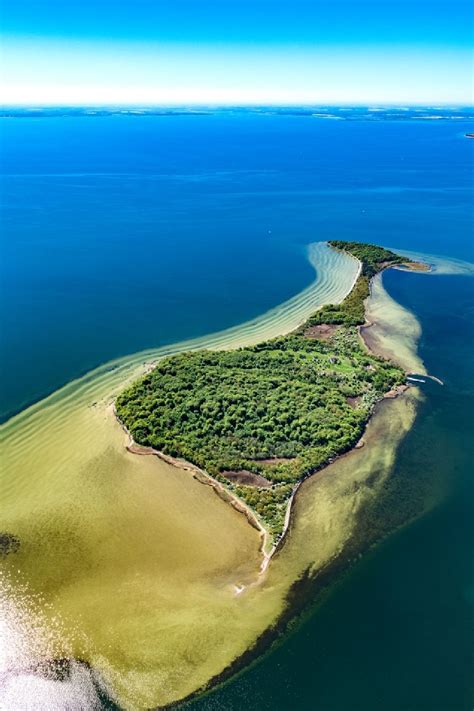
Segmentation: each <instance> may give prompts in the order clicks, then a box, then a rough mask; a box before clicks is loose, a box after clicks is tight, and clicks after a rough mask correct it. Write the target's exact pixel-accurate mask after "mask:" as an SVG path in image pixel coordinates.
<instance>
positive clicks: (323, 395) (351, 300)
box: [116, 241, 410, 548]
mask: <svg viewBox="0 0 474 711" xmlns="http://www.w3.org/2000/svg"><path fill="white" fill-rule="evenodd" d="M330 245H331V246H332V247H333V248H334V249H339V250H342V251H344V252H347V253H348V254H350V255H352V256H353V257H355V258H356V259H358V260H359V262H360V263H361V269H360V272H359V276H358V278H357V280H356V282H355V284H354V286H353V288H352V290H351V292H350V293H349V294H348V296H347V297H346V298H345V299H344V300H343V301H342V302H341V303H339V304H329V305H326V306H324V307H322V308H321V309H319V310H318V311H317V312H315V313H314V314H313V315H312V316H310V318H309V319H308V320H307V321H306V322H305V323H304V324H303V325H302V326H300V327H299V328H298V329H297V330H296V331H294V332H293V333H290V334H288V335H286V336H281V337H278V338H274V339H272V340H269V341H265V342H263V343H260V344H257V345H255V346H252V347H247V348H239V349H236V350H229V351H209V350H201V351H193V352H187V353H181V354H177V355H173V356H170V357H167V358H164V359H162V360H161V361H159V363H158V364H157V366H156V367H155V368H154V369H153V370H152V371H151V372H150V373H147V374H146V375H145V376H144V377H142V378H141V379H140V380H138V381H137V382H135V383H134V384H133V385H132V386H131V387H129V388H128V389H127V390H125V391H124V392H123V393H121V395H119V397H118V398H117V400H116V412H117V416H118V417H119V419H120V420H121V422H122V423H123V425H124V426H125V427H126V428H127V430H128V432H129V433H130V435H131V437H132V438H133V441H134V442H135V443H137V444H138V445H141V446H143V447H149V448H152V450H155V451H157V452H159V453H160V455H161V456H165V457H171V458H173V459H178V460H185V462H189V463H191V465H194V466H195V467H196V468H198V469H199V470H202V471H204V472H205V473H206V474H207V475H209V476H210V477H212V478H213V479H214V480H215V481H216V482H218V483H219V485H220V486H222V487H225V489H227V490H228V491H229V493H230V494H231V495H232V497H235V498H237V499H238V500H239V501H240V502H241V503H242V504H244V508H245V510H249V509H250V511H251V512H252V513H253V515H254V516H255V518H256V520H257V521H258V523H259V525H260V526H261V528H262V530H264V531H265V532H266V534H267V543H269V547H270V548H271V547H274V546H275V545H276V544H278V542H279V540H280V539H281V537H282V535H283V534H284V531H285V529H286V525H285V522H287V520H288V516H287V509H288V503H289V501H290V500H291V497H292V495H293V493H294V491H295V488H296V487H297V486H298V485H299V483H300V482H301V481H303V480H304V479H305V478H306V477H307V476H309V475H311V474H313V473H314V472H315V471H317V470H319V469H321V468H322V467H324V466H326V465H327V464H328V463H329V462H331V461H333V459H334V458H335V457H337V456H339V455H341V454H343V453H345V452H347V451H349V450H350V449H352V448H353V447H354V446H356V445H357V443H358V442H359V441H360V439H361V436H362V434H363V432H364V429H365V426H366V424H367V422H368V420H369V418H370V415H371V413H372V411H373V408H374V406H375V404H376V403H377V402H378V401H379V400H380V399H382V398H383V397H384V396H387V395H388V396H389V397H393V396H395V395H396V394H398V393H399V392H401V391H402V389H403V386H404V383H405V379H406V374H405V372H404V371H403V370H402V369H401V368H399V367H398V366H396V365H395V364H393V363H391V362H390V361H388V360H386V359H383V358H381V357H379V356H376V355H375V354H373V353H370V352H369V351H368V349H367V348H366V347H365V345H364V343H363V341H362V339H361V337H360V334H359V328H360V326H362V325H364V323H365V308H364V302H365V299H366V298H367V297H368V296H369V289H370V280H371V279H372V277H374V276H375V275H376V274H377V273H379V272H380V271H382V270H383V269H386V268H388V267H391V266H396V265H397V266H398V265H404V266H405V265H407V264H408V265H409V264H410V262H409V260H407V259H406V258H404V257H401V256H399V255H397V254H395V253H394V252H392V251H390V250H386V249H383V248H381V247H377V246H374V245H366V244H362V243H357V242H343V241H333V242H330ZM267 548H268V546H267Z"/></svg>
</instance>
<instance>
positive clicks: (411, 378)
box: [407, 375, 426, 383]
mask: <svg viewBox="0 0 474 711" xmlns="http://www.w3.org/2000/svg"><path fill="white" fill-rule="evenodd" d="M407 380H409V381H410V382H411V383H426V380H422V379H421V378H414V377H413V376H412V375H409V376H408V377H407Z"/></svg>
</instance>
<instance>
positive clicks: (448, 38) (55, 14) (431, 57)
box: [1, 0, 473, 104]
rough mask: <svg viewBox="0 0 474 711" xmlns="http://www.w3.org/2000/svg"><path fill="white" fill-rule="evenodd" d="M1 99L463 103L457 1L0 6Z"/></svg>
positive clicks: (50, 0)
mask: <svg viewBox="0 0 474 711" xmlns="http://www.w3.org/2000/svg"><path fill="white" fill-rule="evenodd" d="M1 24H2V31H3V32H2V34H3V38H2V87H1V89H2V96H3V101H4V102H6V103H27V104H35V103H36V104H41V103H59V104H97V103H99V104H106V103H145V104H149V103H161V104H181V103H203V104H206V103H221V104H222V103H223V104H225V103H234V104H235V103H241V104H249V103H250V104H251V103H280V104H287V103H362V104H366V103H367V104H371V103H382V104H383V103H398V104H408V103H410V104H414V103H430V104H442V103H452V104H459V103H464V104H470V103H472V70H473V66H472V46H473V10H472V7H471V3H468V2H465V1H464V0H451V1H450V2H448V1H446V2H444V1H443V2H440V1H439V0H431V1H430V2H429V1H428V0H411V1H410V2H408V1H407V0H396V1H393V0H377V1H376V2H375V1H374V0H371V1H367V0H324V1H323V0H285V2H281V0H280V1H278V0H273V1H272V2H270V0H239V1H236V0H220V1H219V2H218V1H217V0H166V2H165V1H164V0H114V1H113V2H112V0H81V2H79V1H78V0H41V1H40V0H21V2H18V0H3V5H2V23H1Z"/></svg>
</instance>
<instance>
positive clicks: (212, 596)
mask: <svg viewBox="0 0 474 711" xmlns="http://www.w3.org/2000/svg"><path fill="white" fill-rule="evenodd" d="M329 253H330V254H329ZM313 258H314V259H317V260H326V261H325V262H324V264H325V266H324V270H325V271H324V272H323V273H321V272H319V276H318V278H317V279H316V281H315V282H314V284H313V285H311V287H308V289H307V290H305V292H303V294H301V295H300V296H299V297H295V299H293V300H291V301H290V302H288V303H287V304H285V305H283V306H282V307H279V308H277V309H274V310H273V311H272V312H270V314H267V315H266V316H264V317H262V318H261V319H256V320H255V321H254V322H251V324H246V325H244V326H243V327H242V331H241V334H240V336H239V329H230V330H229V331H228V332H226V333H223V334H218V335H216V336H211V337H208V338H206V339H199V340H197V341H193V342H187V343H185V344H181V345H177V346H175V347H169V348H166V349H160V350H155V351H149V352H147V353H145V354H138V355H136V356H134V357H132V358H130V359H121V360H119V361H116V362H114V363H112V364H108V365H106V366H103V367H102V368H99V369H98V370H96V371H94V373H91V374H89V375H88V376H85V377H84V378H81V379H80V380H77V381H75V382H74V383H70V384H69V385H68V386H66V387H65V388H63V389H62V390H61V391H58V392H57V393H54V394H53V395H52V396H51V397H49V398H47V399H46V400H45V401H43V402H42V403H38V404H37V405H35V406H33V407H32V408H29V409H28V410H26V411H24V412H22V413H20V414H19V415H18V416H17V417H15V418H12V420H10V421H9V422H7V423H6V424H5V425H4V426H3V427H2V428H0V434H1V437H2V440H3V451H4V465H5V466H4V471H5V476H4V482H3V486H2V511H3V528H4V529H5V530H6V531H8V532H10V533H12V534H14V535H16V536H18V538H19V540H20V547H19V550H18V552H17V553H15V554H14V555H11V556H7V558H6V559H5V562H4V565H3V568H4V574H5V576H6V578H7V582H8V585H9V591H8V599H9V601H10V603H11V604H12V605H13V607H14V608H15V609H16V608H21V609H22V610H24V611H25V612H24V614H26V615H32V614H33V613H34V611H35V610H37V611H40V612H41V615H42V619H43V624H44V626H45V628H46V629H47V631H48V633H49V638H48V643H47V644H46V643H45V642H44V641H42V640H41V639H40V640H39V641H38V643H37V645H36V648H35V655H36V656H38V655H39V656H41V655H43V656H45V657H51V656H56V657H68V658H71V657H77V658H80V659H84V660H86V661H88V662H89V663H90V664H91V665H92V667H93V668H94V669H96V670H97V671H98V672H99V673H100V675H101V677H102V679H103V680H104V682H105V684H106V686H107V688H108V689H109V693H110V695H111V696H112V697H113V698H115V699H116V700H117V701H118V702H119V703H120V705H121V706H123V707H124V708H129V709H132V708H137V709H138V708H147V707H153V706H157V705H165V704H168V703H170V702H172V701H175V700H177V699H180V698H183V697H185V696H187V695H188V694H191V693H193V692H194V691H196V689H198V688H200V687H202V686H203V685H205V684H206V683H207V681H208V680H209V679H210V678H212V677H214V676H215V675H218V674H220V673H221V672H222V670H223V669H225V668H226V667H227V666H228V665H230V664H232V663H233V662H234V660H235V659H236V658H238V657H239V656H240V655H242V654H244V653H245V652H246V650H248V649H249V648H251V647H252V645H253V644H254V643H255V641H256V640H257V639H258V638H259V637H260V636H261V635H262V634H263V633H264V632H265V630H266V629H267V628H268V627H269V626H271V625H274V624H276V623H277V621H278V620H279V619H280V617H281V615H282V614H283V613H284V611H285V610H286V605H287V596H288V593H289V591H290V590H291V588H292V586H293V584H294V581H295V579H297V578H298V577H300V576H301V575H302V574H303V573H304V571H306V570H308V569H309V570H310V571H311V572H312V573H315V572H316V571H317V570H318V569H319V568H320V567H321V566H324V565H325V564H326V562H327V561H329V560H331V559H332V558H334V556H336V555H337V554H338V552H340V551H342V550H344V547H345V546H346V545H347V543H348V541H350V539H351V535H352V532H353V531H354V530H355V527H356V524H357V516H358V515H359V514H360V513H361V511H362V509H363V505H364V502H366V501H370V500H371V499H372V498H373V497H374V496H375V495H376V491H377V490H376V488H374V486H372V485H371V484H370V482H371V477H372V478H373V476H374V472H375V471H376V472H377V480H379V481H383V480H384V478H385V479H386V477H387V476H389V473H390V470H391V467H392V466H393V462H394V456H395V452H396V447H397V446H398V443H399V442H400V440H401V438H402V437H403V435H404V433H405V432H406V431H407V429H408V428H409V426H410V424H411V423H412V421H413V418H414V413H415V404H414V400H413V398H414V393H415V392H416V391H414V390H413V391H411V393H410V394H409V395H408V396H403V397H402V398H398V399H397V400H395V401H393V402H389V403H387V404H386V405H384V408H383V409H382V410H381V412H380V413H378V414H377V415H376V416H375V417H374V418H373V420H372V422H371V423H370V425H369V428H371V431H373V432H374V433H375V435H374V437H373V438H372V437H370V434H369V430H368V433H367V443H366V446H365V447H364V448H363V449H362V450H359V451H357V452H354V453H353V455H351V459H349V458H342V459H341V460H339V461H338V462H335V463H334V464H333V465H331V467H332V469H330V468H328V469H327V470H325V474H324V476H321V477H317V478H316V477H314V478H313V479H310V480H308V482H307V483H305V484H304V485H303V486H302V487H301V495H299V496H298V497H297V499H296V511H297V515H296V516H295V517H293V520H292V522H291V531H290V535H289V537H287V540H286V543H285V545H284V546H283V548H282V549H281V551H280V552H279V553H278V555H277V556H276V558H275V559H274V561H273V564H272V565H271V566H270V567H269V569H268V573H267V575H266V577H265V579H264V581H263V584H260V585H258V586H257V585H252V582H254V581H255V575H256V571H258V567H259V562H260V555H259V536H258V533H257V532H256V531H255V530H254V529H252V528H251V527H250V526H248V524H247V522H246V521H245V519H244V517H243V516H241V515H240V514H238V513H237V512H235V511H234V510H233V509H231V507H229V506H227V505H225V504H224V503H223V502H222V501H221V500H220V499H219V498H218V497H216V496H215V494H214V492H213V491H212V490H211V489H210V487H205V486H202V485H201V484H199V483H198V482H196V481H194V480H193V478H192V474H191V473H189V472H183V471H176V470H175V469H174V468H173V467H170V466H169V465H167V464H166V463H164V462H160V461H159V460H158V459H157V458H155V457H137V456H134V455H132V454H130V453H127V451H126V450H125V448H124V446H123V445H124V434H123V432H122V430H121V429H120V427H119V425H118V423H117V422H116V421H115V419H114V417H113V416H112V414H111V413H110V403H111V401H112V399H113V397H114V396H115V395H116V393H117V391H118V390H119V389H120V388H122V387H123V385H124V382H126V381H127V380H131V379H133V378H135V377H137V375H139V374H140V373H141V372H143V371H144V369H146V368H147V367H149V365H150V363H152V362H153V361H154V359H156V358H157V357H160V355H163V354H165V353H170V352H177V351H178V350H182V349H185V348H190V347H193V348H194V347H195V348H199V347H212V348H216V347H235V346H236V345H238V344H242V345H243V344H247V343H251V342H255V341H256V340H261V339H264V338H269V337H270V336H271V335H277V334H278V333H281V332H282V331H285V329H286V330H292V329H293V328H295V327H296V326H297V325H299V324H300V323H301V322H302V321H304V320H305V318H306V317H307V316H308V315H309V314H310V313H311V312H312V311H314V310H315V308H317V306H318V305H320V304H321V303H327V302H329V301H334V300H335V296H334V294H335V290H336V291H337V292H338V293H339V294H340V298H342V297H343V296H344V295H345V293H347V291H348V290H350V288H351V287H352V283H353V281H354V279H355V277H356V275H357V265H356V264H355V263H354V261H353V260H351V258H349V257H346V256H345V255H341V254H338V253H333V252H332V250H329V249H328V248H327V247H325V246H324V245H317V246H316V247H315V248H314V251H313ZM331 260H333V261H331ZM321 263H322V262H321V261H320V262H319V264H321ZM381 289H383V285H382V284H381ZM382 296H383V293H382V292H378V293H377V294H373V295H372V297H371V303H372V304H373V305H374V307H375V306H376V303H375V302H376V299H377V298H382ZM318 299H319V301H318ZM384 316H387V317H388V320H389V321H390V318H392V319H393V318H394V314H393V312H388V313H387V314H384V313H381V314H380V317H379V319H378V324H379V325H384V323H385V322H384ZM399 316H400V314H399V313H397V314H396V315H395V318H399ZM279 319H280V320H281V322H280V324H279ZM389 331H390V329H389V328H388V324H387V325H386V335H385V338H386V343H387V344H389V345H390V347H391V348H392V350H393V349H394V350H397V346H396V339H397V338H398V337H399V335H400V334H396V335H395V337H394V339H395V340H393V339H392V341H391V342H390V334H389ZM226 334H227V335H226ZM239 338H240V340H239ZM412 344H413V345H414V341H413V342H412ZM378 423H379V424H378ZM379 425H380V427H381V428H382V429H381V431H383V432H384V437H383V438H381V437H380V436H377V434H376V433H377V430H376V427H378V426H379ZM386 428H390V429H386ZM387 432H389V435H388V434H386V433H387ZM379 434H380V433H379ZM346 462H350V465H347V464H346ZM346 466H347V467H348V470H350V471H348V473H347V474H345V473H344V471H345V469H344V467H346ZM328 472H329V473H330V472H333V473H334V472H339V475H337V476H329V475H328ZM346 476H350V477H351V480H350V482H349V480H347V479H346ZM322 482H324V483H322ZM364 482H365V483H364ZM356 485H357V486H358V487H359V488H358V489H357V491H354V486H356ZM351 487H352V488H351ZM303 493H304V495H303ZM300 514H301V515H300ZM303 541H304V542H305V545H302V542H303ZM243 586H245V589H244V590H242V587H243ZM236 589H238V590H239V591H241V593H240V594H239V595H236V594H235V592H236ZM55 621H56V622H55ZM58 621H60V622H58ZM54 629H57V630H58V631H57V633H54V634H53V632H52V630H54ZM34 634H35V632H34V630H30V631H29V632H28V634H27V635H26V640H24V641H23V642H22V643H21V644H19V645H18V650H17V656H16V657H15V654H13V661H12V663H11V664H10V666H9V669H8V670H7V672H8V674H10V677H11V678H16V677H15V675H16V676H18V674H19V673H21V669H22V664H23V654H24V650H25V649H30V648H31V646H32V645H31V640H32V639H33V638H34ZM28 635H31V637H28ZM33 647H34V645H33Z"/></svg>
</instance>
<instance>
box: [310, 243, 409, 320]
mask: <svg viewBox="0 0 474 711" xmlns="http://www.w3.org/2000/svg"><path fill="white" fill-rule="evenodd" d="M329 244H330V245H331V247H334V248H335V249H341V250H343V251H345V252H349V254H352V256H353V257H356V259H358V260H359V261H360V262H361V264H362V268H361V273H360V276H359V278H358V279H357V282H356V283H355V285H354V288H353V289H352V291H351V292H350V294H348V295H347V296H346V298H345V299H344V301H343V302H342V303H341V304H328V305H327V306H323V308H322V309H319V311H316V313H315V314H314V315H313V316H311V317H310V319H309V320H308V324H307V325H310V326H315V325H317V324H322V323H332V324H344V325H346V326H360V325H361V324H363V323H364V321H365V313H364V301H365V299H366V298H367V297H368V296H369V284H370V279H371V278H372V277H373V276H375V274H377V272H379V271H380V270H381V269H382V268H383V267H384V266H385V265H387V266H388V265H392V264H401V263H402V262H405V261H406V259H405V258H404V257H401V256H400V255H398V254H395V252H391V251H390V250H389V249H384V248H383V247H377V246H375V245H368V244H363V243H362V242H342V241H339V240H333V241H331V242H329Z"/></svg>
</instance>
